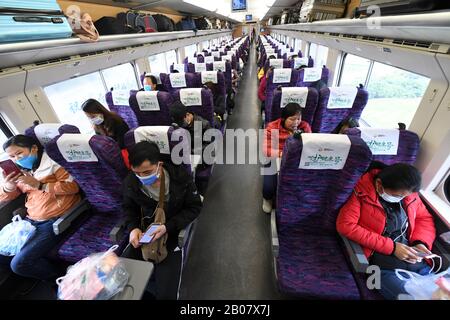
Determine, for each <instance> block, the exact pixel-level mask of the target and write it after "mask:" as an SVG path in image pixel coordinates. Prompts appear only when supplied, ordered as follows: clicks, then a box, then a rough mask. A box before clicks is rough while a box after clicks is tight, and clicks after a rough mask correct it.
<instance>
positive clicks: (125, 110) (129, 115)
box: [105, 91, 139, 128]
mask: <svg viewBox="0 0 450 320" xmlns="http://www.w3.org/2000/svg"><path fill="white" fill-rule="evenodd" d="M113 94H114V92H113V91H109V92H107V93H106V95H105V99H106V103H107V104H108V107H109V109H110V110H111V111H112V112H115V113H117V114H118V115H119V116H120V117H121V118H122V119H123V120H124V121H125V122H126V124H127V125H128V127H129V128H136V127H137V126H138V125H139V124H138V120H137V117H136V114H135V112H134V111H133V109H132V108H130V106H129V105H115V104H114V102H113Z"/></svg>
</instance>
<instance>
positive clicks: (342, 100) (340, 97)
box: [327, 87, 358, 109]
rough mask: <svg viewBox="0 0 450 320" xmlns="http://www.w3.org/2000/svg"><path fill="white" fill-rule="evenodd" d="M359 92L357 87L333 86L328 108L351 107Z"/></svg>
mask: <svg viewBox="0 0 450 320" xmlns="http://www.w3.org/2000/svg"><path fill="white" fill-rule="evenodd" d="M357 94H358V89H357V88H356V87H331V88H330V97H329V98H328V105H327V109H351V108H352V107H353V103H354V102H355V98H356V95H357Z"/></svg>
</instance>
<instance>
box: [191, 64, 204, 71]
mask: <svg viewBox="0 0 450 320" xmlns="http://www.w3.org/2000/svg"><path fill="white" fill-rule="evenodd" d="M194 68H195V72H203V71H206V63H195V64H194Z"/></svg>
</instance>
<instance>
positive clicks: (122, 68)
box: [102, 63, 138, 91]
mask: <svg viewBox="0 0 450 320" xmlns="http://www.w3.org/2000/svg"><path fill="white" fill-rule="evenodd" d="M102 75H103V79H105V83H106V87H107V88H108V90H110V89H111V88H114V89H115V90H125V91H130V90H137V89H138V83H137V81H136V75H135V73H134V68H133V66H132V65H131V63H125V64H121V65H119V66H116V67H112V68H108V69H105V70H102Z"/></svg>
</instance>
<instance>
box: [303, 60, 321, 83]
mask: <svg viewBox="0 0 450 320" xmlns="http://www.w3.org/2000/svg"><path fill="white" fill-rule="evenodd" d="M307 65H308V64H307ZM304 70H305V73H304V75H303V82H315V81H319V80H320V79H321V78H322V68H305V69H304Z"/></svg>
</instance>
